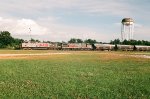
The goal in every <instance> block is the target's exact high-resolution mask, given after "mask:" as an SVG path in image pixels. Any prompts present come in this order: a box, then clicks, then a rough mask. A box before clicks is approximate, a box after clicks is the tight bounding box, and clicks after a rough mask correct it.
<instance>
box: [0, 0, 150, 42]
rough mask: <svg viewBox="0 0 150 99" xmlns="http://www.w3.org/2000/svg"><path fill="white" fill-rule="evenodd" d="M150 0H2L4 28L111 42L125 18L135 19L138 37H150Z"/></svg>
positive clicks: (16, 33) (19, 34) (26, 34)
mask: <svg viewBox="0 0 150 99" xmlns="http://www.w3.org/2000/svg"><path fill="white" fill-rule="evenodd" d="M149 5H150V0H1V3H0V31H9V32H10V33H11V35H12V36H13V37H16V38H22V39H26V40H28V39H30V38H34V39H39V40H45V41H68V40H69V39H70V38H80V39H83V40H85V39H88V38H91V39H95V40H97V41H99V42H110V40H114V39H117V38H119V39H120V38H121V20H122V19H123V18H132V19H133V20H134V22H135V29H134V39H136V40H148V41H150V6H149Z"/></svg>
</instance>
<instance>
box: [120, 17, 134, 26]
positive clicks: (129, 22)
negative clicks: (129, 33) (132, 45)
mask: <svg viewBox="0 0 150 99" xmlns="http://www.w3.org/2000/svg"><path fill="white" fill-rule="evenodd" d="M122 24H123V25H127V26H128V25H132V24H134V21H133V19H132V18H124V19H122Z"/></svg>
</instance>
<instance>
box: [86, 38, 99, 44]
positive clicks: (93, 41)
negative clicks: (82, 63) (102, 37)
mask: <svg viewBox="0 0 150 99" xmlns="http://www.w3.org/2000/svg"><path fill="white" fill-rule="evenodd" d="M84 43H89V44H95V43H97V41H96V40H92V39H87V40H85V41H84Z"/></svg>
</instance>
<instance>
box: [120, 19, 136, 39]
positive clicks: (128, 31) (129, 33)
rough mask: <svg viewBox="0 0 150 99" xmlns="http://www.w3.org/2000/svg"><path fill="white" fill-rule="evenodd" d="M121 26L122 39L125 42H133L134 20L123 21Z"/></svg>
mask: <svg viewBox="0 0 150 99" xmlns="http://www.w3.org/2000/svg"><path fill="white" fill-rule="evenodd" d="M121 23H122V26H121V39H122V41H123V40H132V39H133V33H134V21H133V19H132V18H124V19H122V22H121Z"/></svg>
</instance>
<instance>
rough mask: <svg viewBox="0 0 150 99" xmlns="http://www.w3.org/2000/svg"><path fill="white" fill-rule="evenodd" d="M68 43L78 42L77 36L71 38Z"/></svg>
mask: <svg viewBox="0 0 150 99" xmlns="http://www.w3.org/2000/svg"><path fill="white" fill-rule="evenodd" d="M68 43H76V39H75V38H71V39H70V40H69V41H68Z"/></svg>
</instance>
